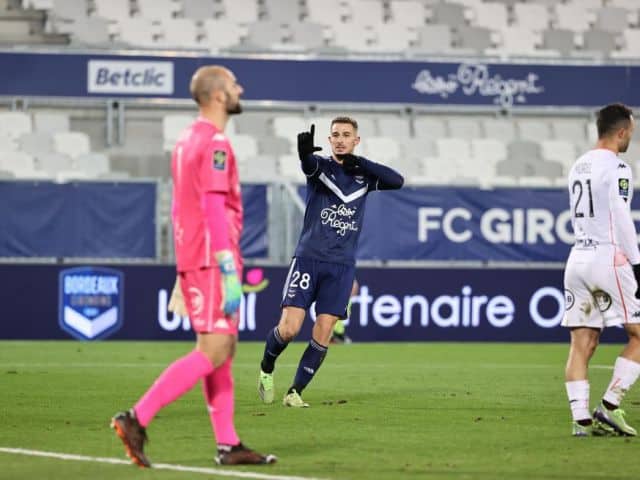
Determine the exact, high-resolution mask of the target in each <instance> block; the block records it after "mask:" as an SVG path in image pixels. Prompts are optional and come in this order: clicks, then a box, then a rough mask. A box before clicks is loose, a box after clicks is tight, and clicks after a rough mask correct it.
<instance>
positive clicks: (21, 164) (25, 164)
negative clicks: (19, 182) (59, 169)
mask: <svg viewBox="0 0 640 480" xmlns="http://www.w3.org/2000/svg"><path fill="white" fill-rule="evenodd" d="M0 169H2V170H3V171H8V172H10V173H11V175H13V176H14V177H16V178H46V176H47V175H46V174H45V173H44V172H38V171H37V170H36V166H35V159H34V157H33V156H32V155H29V154H28V153H25V152H3V151H0Z"/></svg>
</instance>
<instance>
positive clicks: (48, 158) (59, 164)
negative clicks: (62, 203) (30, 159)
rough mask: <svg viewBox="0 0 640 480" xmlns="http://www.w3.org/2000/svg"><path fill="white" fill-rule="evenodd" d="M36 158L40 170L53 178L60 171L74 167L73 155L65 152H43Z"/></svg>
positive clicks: (66, 170)
mask: <svg viewBox="0 0 640 480" xmlns="http://www.w3.org/2000/svg"><path fill="white" fill-rule="evenodd" d="M36 159H37V162H36V164H37V167H38V170H40V171H43V172H46V173H47V175H49V176H50V177H52V178H55V177H56V175H57V174H58V173H59V172H69V171H71V170H72V169H73V163H72V160H71V157H70V156H69V155H66V154H64V153H60V152H55V153H54V152H51V153H43V154H40V155H38V156H37V157H36Z"/></svg>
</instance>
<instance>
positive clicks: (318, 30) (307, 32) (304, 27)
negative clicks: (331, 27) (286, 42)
mask: <svg viewBox="0 0 640 480" xmlns="http://www.w3.org/2000/svg"><path fill="white" fill-rule="evenodd" d="M324 30H325V28H324V27H323V26H322V25H320V24H319V23H311V22H296V23H291V24H289V31H290V33H291V38H290V42H291V44H293V45H297V46H299V47H300V48H301V49H305V50H311V51H313V50H318V49H321V48H323V47H324V46H325V45H326V42H325V32H324Z"/></svg>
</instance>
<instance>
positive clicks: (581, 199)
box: [571, 179, 594, 218]
mask: <svg viewBox="0 0 640 480" xmlns="http://www.w3.org/2000/svg"><path fill="white" fill-rule="evenodd" d="M571 194H572V195H574V196H577V198H576V202H575V207H574V208H573V216H574V217H575V218H582V217H584V215H585V213H587V214H588V215H589V216H590V217H593V216H594V213H593V197H592V195H591V179H587V180H585V181H584V182H583V181H581V180H576V181H575V182H573V185H572V186H571Z"/></svg>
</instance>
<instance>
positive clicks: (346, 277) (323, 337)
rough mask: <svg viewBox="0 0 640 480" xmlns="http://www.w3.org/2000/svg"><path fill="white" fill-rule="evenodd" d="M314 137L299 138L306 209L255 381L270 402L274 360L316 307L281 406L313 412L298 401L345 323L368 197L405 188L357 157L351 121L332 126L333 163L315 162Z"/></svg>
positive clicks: (388, 171) (388, 170) (397, 176)
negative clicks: (276, 318)
mask: <svg viewBox="0 0 640 480" xmlns="http://www.w3.org/2000/svg"><path fill="white" fill-rule="evenodd" d="M314 131H315V126H314V125H311V129H310V131H308V132H302V133H300V134H298V155H299V157H300V162H301V166H302V171H303V172H304V173H305V175H306V176H307V206H306V210H305V215H304V224H303V228H302V233H301V234H300V240H299V241H298V246H297V248H296V251H295V254H294V257H293V260H292V261H291V267H290V268H289V273H288V275H287V279H286V281H285V285H284V289H283V293H282V315H281V317H280V322H279V323H278V325H277V326H276V327H275V328H274V329H273V330H271V331H270V332H269V334H268V336H267V341H266V345H265V349H264V356H263V358H262V362H261V364H260V377H259V380H258V393H259V394H260V398H261V399H262V401H263V402H264V403H272V402H273V398H274V386H273V371H274V368H275V361H276V359H277V358H278V356H279V355H280V354H281V353H282V351H283V350H284V349H285V348H286V347H287V345H288V344H289V342H290V341H291V340H293V339H294V338H295V336H296V335H297V334H298V332H299V331H300V328H301V327H302V323H303V321H304V318H305V315H306V311H307V309H308V308H309V307H310V306H311V304H312V303H313V302H314V301H315V302H316V307H315V308H316V323H315V325H314V327H313V333H312V338H311V340H310V341H309V345H308V346H307V348H306V350H305V351H304V353H303V354H302V358H301V359H300V363H299V365H298V370H297V372H296V375H295V378H294V380H293V384H292V385H291V387H290V388H289V390H288V391H287V392H286V394H285V396H284V399H283V401H282V403H283V404H284V405H285V406H289V407H308V406H309V404H308V403H306V402H304V401H303V400H302V397H301V396H300V394H301V393H302V391H303V390H304V388H305V387H306V386H307V385H308V384H309V382H310V381H311V379H312V378H313V376H314V375H315V373H316V372H317V371H318V369H319V368H320V365H321V364H322V361H323V360H324V357H325V356H326V354H327V346H328V345H329V342H330V340H331V335H332V332H333V328H334V325H335V323H336V321H337V320H338V319H340V318H345V317H346V309H347V304H348V303H349V297H350V294H351V287H352V284H353V280H354V277H355V255H356V247H357V244H358V237H359V236H360V231H361V229H362V223H363V220H364V207H365V201H366V197H367V194H368V193H369V192H371V191H373V190H396V189H398V188H400V187H402V184H403V183H404V179H403V178H402V175H400V174H399V173H398V172H396V171H395V170H393V169H391V168H389V167H386V166H384V165H380V164H378V163H375V162H372V161H370V160H368V159H366V158H363V157H360V156H356V155H354V154H353V151H354V149H355V147H356V145H358V143H360V137H359V136H358V123H357V122H356V121H355V120H354V119H352V118H350V117H337V118H335V119H333V121H332V122H331V135H330V137H329V143H330V144H331V150H332V155H331V156H330V157H324V156H319V155H315V152H316V151H318V150H322V149H321V148H320V147H316V146H314V141H313V136H314Z"/></svg>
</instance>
